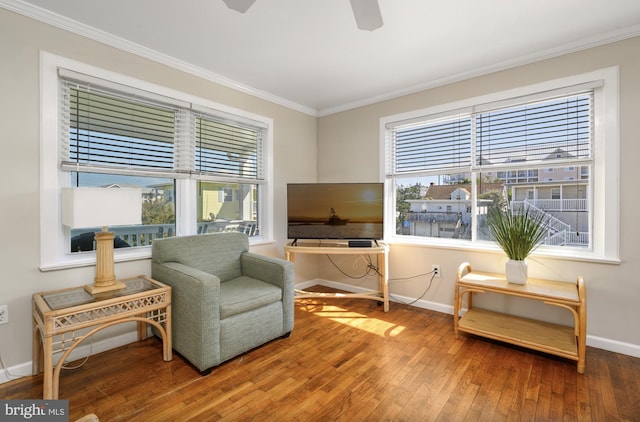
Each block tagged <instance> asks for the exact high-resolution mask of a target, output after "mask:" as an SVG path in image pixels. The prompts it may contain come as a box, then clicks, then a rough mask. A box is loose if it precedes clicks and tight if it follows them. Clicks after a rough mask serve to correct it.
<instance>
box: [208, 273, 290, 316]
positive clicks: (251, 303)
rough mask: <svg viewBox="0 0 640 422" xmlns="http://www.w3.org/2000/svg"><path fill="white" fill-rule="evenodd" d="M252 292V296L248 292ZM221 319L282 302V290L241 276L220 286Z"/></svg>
mask: <svg viewBox="0 0 640 422" xmlns="http://www.w3.org/2000/svg"><path fill="white" fill-rule="evenodd" d="M249 291H250V292H251V294H250V295H248V294H247V292H249ZM220 297H221V298H223V299H222V300H221V302H220V319H225V318H227V317H230V316H233V315H236V314H241V313H243V312H247V311H250V310H252V309H256V308H260V307H262V306H265V305H268V304H270V303H273V302H279V301H281V300H282V289H280V288H279V287H277V286H274V285H273V284H269V283H265V282H264V281H260V280H256V279H255V278H251V277H244V276H240V277H238V278H235V279H233V280H229V281H227V282H224V283H222V284H221V285H220Z"/></svg>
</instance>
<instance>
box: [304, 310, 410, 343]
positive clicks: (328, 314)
mask: <svg viewBox="0 0 640 422" xmlns="http://www.w3.org/2000/svg"><path fill="white" fill-rule="evenodd" d="M300 309H301V310H302V311H304V312H309V313H312V314H314V315H316V316H319V317H323V318H328V319H330V320H332V321H335V322H337V323H340V324H344V325H349V326H351V327H354V328H358V329H360V330H364V331H367V332H369V333H371V334H376V335H379V336H382V337H395V336H397V335H399V334H400V333H402V332H403V331H404V329H405V328H406V327H404V326H402V325H397V324H393V323H391V322H388V321H384V320H382V319H379V318H374V317H371V316H369V315H365V314H361V313H359V312H353V311H351V310H349V309H345V308H342V307H340V306H335V305H321V304H312V303H309V304H307V305H305V306H301V307H300Z"/></svg>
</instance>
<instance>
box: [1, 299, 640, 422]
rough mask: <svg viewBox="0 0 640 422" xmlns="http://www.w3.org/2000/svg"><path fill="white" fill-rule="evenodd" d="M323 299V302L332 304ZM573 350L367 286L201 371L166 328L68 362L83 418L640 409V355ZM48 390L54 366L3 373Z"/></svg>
mask: <svg viewBox="0 0 640 422" xmlns="http://www.w3.org/2000/svg"><path fill="white" fill-rule="evenodd" d="M323 302H324V303H323ZM587 349H588V350H587V368H586V371H585V374H584V375H580V374H578V373H577V371H576V364H575V363H574V362H572V361H567V360H563V359H560V358H555V357H551V356H548V355H543V354H538V353H535V352H531V351H528V350H523V349H519V348H515V347H511V346H507V345H504V344H501V343H497V342H491V341H488V340H485V339H480V338H476V337H472V336H466V335H462V336H461V337H460V338H459V339H455V338H454V335H453V320H452V316H451V315H446V314H442V313H438V312H432V311H428V310H424V309H419V308H414V307H410V306H406V305H402V304H398V303H392V304H391V309H390V311H389V312H388V313H385V312H383V310H382V307H381V306H378V305H377V304H376V302H374V301H370V300H363V299H305V300H298V301H296V322H295V328H294V331H293V333H292V335H291V337H290V338H288V339H281V340H276V341H273V342H271V343H269V344H267V345H265V346H263V347H260V348H258V349H256V350H253V351H251V352H249V353H246V354H245V355H243V356H240V357H238V358H236V359H233V360H231V361H229V362H226V363H224V364H222V365H221V366H219V367H217V368H215V369H214V370H213V372H212V373H211V374H210V375H208V376H206V377H202V376H201V375H200V374H199V373H198V371H197V370H196V369H194V368H193V367H192V366H190V365H189V364H188V363H187V362H186V361H185V360H184V359H183V358H182V357H181V356H180V355H177V354H174V359H173V361H171V362H163V361H162V358H161V356H162V345H161V342H160V341H159V340H158V339H156V338H151V339H148V340H145V341H142V342H137V343H133V344H130V345H127V346H124V347H121V348H118V349H115V350H111V351H108V352H105V353H101V354H99V355H94V356H92V357H90V358H89V360H88V361H87V362H86V363H85V364H84V365H83V366H82V367H81V368H79V369H75V370H68V371H64V372H63V374H62V376H61V380H60V397H61V398H64V399H68V400H69V410H70V420H72V421H73V420H75V419H77V418H80V417H81V416H83V415H85V414H87V413H95V414H97V415H98V416H99V417H100V420H101V421H189V420H196V421H209V420H216V421H217V420H232V421H239V420H240V421H243V420H246V421H276V420H277V421H334V420H340V421H352V422H354V421H391V420H393V421H430V420H433V421H463V420H469V421H476V420H480V421H482V420H484V421H500V420H526V421H560V420H562V421H617V420H621V421H639V420H640V359H638V358H632V357H629V356H625V355H621V354H616V353H611V352H606V351H603V350H599V349H595V348H591V347H588V348H587ZM0 398H2V399H27V398H32V399H40V398H42V376H36V377H25V378H21V379H18V380H14V381H10V382H8V383H5V384H2V385H0Z"/></svg>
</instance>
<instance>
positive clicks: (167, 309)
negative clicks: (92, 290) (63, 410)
mask: <svg viewBox="0 0 640 422" xmlns="http://www.w3.org/2000/svg"><path fill="white" fill-rule="evenodd" d="M120 281H122V282H124V284H125V285H126V287H125V288H123V289H122V290H115V291H113V292H108V293H103V294H100V295H95V296H94V295H91V294H89V293H88V292H87V291H86V290H85V289H84V287H74V288H70V289H62V290H55V291H49V292H41V293H35V294H34V295H33V347H32V354H33V362H32V365H33V374H34V375H37V374H38V373H40V372H41V371H44V381H43V393H42V395H43V399H44V400H55V399H57V398H58V387H59V379H60V371H61V370H62V366H63V365H64V362H65V360H66V359H67V357H68V356H69V354H70V353H71V352H72V351H73V350H74V349H75V348H76V347H77V346H78V345H80V343H82V341H83V340H85V339H86V338H88V337H89V336H91V335H93V334H95V333H96V332H98V331H100V330H103V329H105V328H107V327H110V326H112V325H116V324H121V323H123V322H128V321H136V322H137V323H138V340H143V339H145V338H147V324H151V325H153V326H154V327H155V328H156V329H157V330H158V332H159V333H160V335H161V337H162V341H163V351H162V358H163V359H164V360H165V361H170V360H171V359H172V352H171V287H169V286H167V285H165V284H162V283H160V282H159V281H156V280H153V279H151V278H149V277H146V276H138V277H133V278H128V279H124V280H120ZM57 353H61V355H60V358H59V360H58V363H57V365H56V366H55V368H54V366H53V356H54V354H57Z"/></svg>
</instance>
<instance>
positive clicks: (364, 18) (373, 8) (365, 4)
mask: <svg viewBox="0 0 640 422" xmlns="http://www.w3.org/2000/svg"><path fill="white" fill-rule="evenodd" d="M351 9H352V10H353V16H354V17H355V18H356V23H357V24H358V28H360V29H365V30H367V31H373V30H374V29H378V28H380V27H381V26H382V14H381V13H380V6H379V5H378V0H351Z"/></svg>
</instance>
